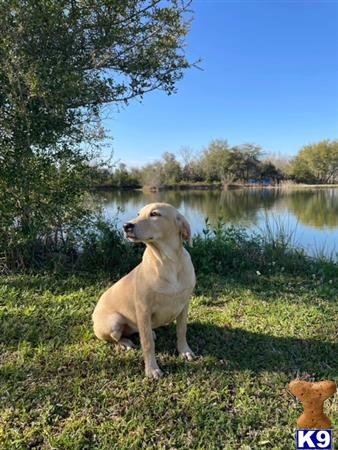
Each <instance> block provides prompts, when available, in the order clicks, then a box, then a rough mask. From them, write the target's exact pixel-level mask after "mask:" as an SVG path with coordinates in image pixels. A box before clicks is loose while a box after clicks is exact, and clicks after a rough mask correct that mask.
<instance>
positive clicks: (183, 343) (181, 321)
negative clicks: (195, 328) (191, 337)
mask: <svg viewBox="0 0 338 450" xmlns="http://www.w3.org/2000/svg"><path fill="white" fill-rule="evenodd" d="M188 307H189V305H187V306H185V308H184V309H183V311H182V312H181V314H180V315H179V316H177V318H176V334H177V350H178V353H179V354H180V355H181V356H183V358H184V359H188V360H189V361H192V360H193V359H194V358H195V355H194V353H193V351H192V350H191V348H190V347H189V345H188V343H187V320H188Z"/></svg>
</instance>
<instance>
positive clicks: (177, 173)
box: [162, 152, 182, 184]
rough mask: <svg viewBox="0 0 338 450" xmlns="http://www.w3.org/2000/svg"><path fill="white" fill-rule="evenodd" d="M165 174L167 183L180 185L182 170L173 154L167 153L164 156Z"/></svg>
mask: <svg viewBox="0 0 338 450" xmlns="http://www.w3.org/2000/svg"><path fill="white" fill-rule="evenodd" d="M162 159H163V173H164V179H165V183H167V184H172V183H178V182H179V181H181V179H182V169H181V166H180V163H179V162H178V161H177V160H176V157H175V155H174V154H173V153H170V152H165V153H163V155H162Z"/></svg>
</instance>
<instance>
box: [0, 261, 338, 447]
mask: <svg viewBox="0 0 338 450" xmlns="http://www.w3.org/2000/svg"><path fill="white" fill-rule="evenodd" d="M111 282H112V281H110V280H108V279H107V278H106V276H102V277H99V276H97V275H96V276H95V277H94V276H92V277H89V276H88V275H72V276H68V277H66V276H63V277H57V276H52V275H45V276H43V275H36V276H29V275H11V276H6V277H4V276H3V277H2V278H1V284H0V306H1V307H0V329H1V334H0V355H1V356H0V366H1V369H0V409H1V412H0V448H1V449H3V450H5V449H8V450H14V449H72V450H75V449H90V450H94V449H100V450H101V449H107V450H108V449H109V450H111V449H119V450H120V449H126V450H127V449H134V448H144V449H151V448H159V449H176V448H177V449H188V448H191V449H203V450H204V449H241V450H242V449H256V448H266V449H286V450H290V449H293V448H295V445H294V429H295V423H296V418H297V417H298V416H299V415H300V413H301V411H302V408H301V405H300V404H299V403H298V401H296V400H295V399H294V397H293V396H292V395H291V394H290V393H289V392H288V390H287V385H288V383H289V382H290V381H291V380H292V379H294V378H296V377H301V378H303V379H308V380H321V379H333V380H337V374H338V358H337V355H338V346H337V321H338V310H337V297H338V283H337V278H333V279H331V280H324V279H323V278H320V277H318V276H316V275H315V274H311V273H303V274H299V273H298V274H294V275H292V274H290V273H283V272H281V273H280V272H278V271H276V272H275V273H267V274H265V275H264V274H262V275H258V274H257V273H256V271H255V270H252V271H247V272H245V273H243V274H242V275H241V276H237V275H236V274H233V275H230V274H229V275H224V276H216V275H211V274H210V275H208V276H201V275H200V276H199V279H198V283H197V286H196V292H195V296H194V297H193V300H192V304H191V309H190V318H189V327H188V341H189V343H190V345H191V347H192V349H193V350H194V351H195V352H196V353H197V354H198V355H199V356H198V359H197V360H196V361H194V362H191V363H188V362H184V361H183V360H181V359H179V358H178V357H177V355H176V352H175V327H174V325H171V326H168V327H163V328H161V329H159V330H158V333H157V335H158V338H157V341H156V354H157V358H158V362H159V365H160V366H161V368H162V369H163V370H164V371H165V373H166V376H165V377H164V378H163V379H161V380H159V381H157V382H154V381H150V380H147V379H145V378H144V373H143V361H142V354H141V351H140V350H136V351H131V352H127V353H123V352H119V351H117V349H116V348H115V347H114V346H111V345H109V344H105V343H103V342H100V341H99V340H97V339H96V338H95V336H94V335H93V332H92V326H91V313H92V310H93V308H94V306H95V304H96V302H97V300H98V297H99V295H100V293H101V292H103V290H104V289H106V288H107V286H109V285H110V284H111ZM211 286H212V288H211ZM325 409H326V412H327V413H328V415H329V416H330V417H331V419H333V422H334V425H335V427H337V425H338V420H337V412H338V405H337V400H333V399H331V400H330V401H328V402H327V403H326V408H325Z"/></svg>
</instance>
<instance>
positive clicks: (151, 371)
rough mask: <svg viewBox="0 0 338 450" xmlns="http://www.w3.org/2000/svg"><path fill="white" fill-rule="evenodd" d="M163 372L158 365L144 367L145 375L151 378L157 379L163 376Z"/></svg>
mask: <svg viewBox="0 0 338 450" xmlns="http://www.w3.org/2000/svg"><path fill="white" fill-rule="evenodd" d="M163 375H164V374H163V372H162V370H161V369H160V368H159V367H148V368H147V369H146V376H147V377H148V378H152V379H153V380H158V379H159V378H161V377H163Z"/></svg>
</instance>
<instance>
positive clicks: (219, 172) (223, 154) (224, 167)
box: [201, 139, 230, 182]
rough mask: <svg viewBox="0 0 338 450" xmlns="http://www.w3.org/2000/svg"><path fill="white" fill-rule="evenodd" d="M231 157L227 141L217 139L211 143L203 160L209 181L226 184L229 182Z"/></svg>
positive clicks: (204, 153) (203, 155) (205, 151)
mask: <svg viewBox="0 0 338 450" xmlns="http://www.w3.org/2000/svg"><path fill="white" fill-rule="evenodd" d="M229 157H230V147H229V144H228V142H227V141H226V140H224V139H216V140H214V141H211V142H210V144H209V146H208V147H207V148H206V149H205V150H204V152H203V154H202V158H201V164H202V166H203V169H204V171H205V174H206V178H207V180H208V181H222V182H226V181H228V180H229V171H228V167H229Z"/></svg>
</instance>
